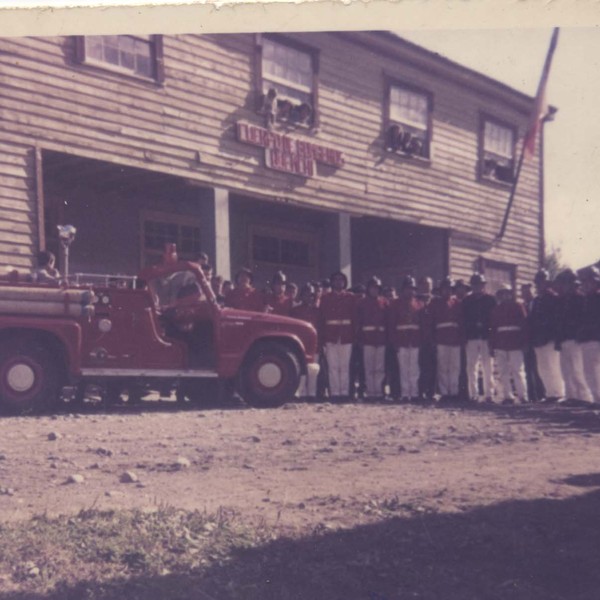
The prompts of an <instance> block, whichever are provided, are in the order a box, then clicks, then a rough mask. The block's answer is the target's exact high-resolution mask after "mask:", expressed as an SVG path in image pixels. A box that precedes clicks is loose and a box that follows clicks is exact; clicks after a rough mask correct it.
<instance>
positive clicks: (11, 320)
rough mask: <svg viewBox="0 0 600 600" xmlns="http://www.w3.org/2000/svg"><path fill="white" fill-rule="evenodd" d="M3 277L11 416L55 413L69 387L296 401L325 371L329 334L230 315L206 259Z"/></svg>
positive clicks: (277, 320) (0, 403) (2, 371)
mask: <svg viewBox="0 0 600 600" xmlns="http://www.w3.org/2000/svg"><path fill="white" fill-rule="evenodd" d="M26 279H27V278H24V277H23V276H22V275H21V274H18V273H16V272H13V273H11V274H10V276H7V277H6V280H5V281H1V282H0V410H4V411H5V412H6V411H8V412H12V413H25V412H29V411H39V410H49V409H52V408H53V407H55V406H56V403H57V402H58V401H59V400H60V398H61V397H62V396H63V394H64V392H65V391H66V390H67V389H71V390H75V389H78V390H79V392H80V394H81V393H82V391H83V390H84V389H85V388H86V386H89V385H94V386H98V387H99V388H100V389H104V390H106V389H112V390H113V391H114V390H116V391H117V393H118V391H119V390H120V389H128V390H129V391H130V392H131V390H134V389H138V390H140V389H143V390H144V391H145V392H146V391H153V390H156V391H159V392H161V393H162V394H163V395H164V394H165V390H166V391H167V392H169V393H170V392H175V393H176V394H177V396H178V398H183V397H186V398H188V399H190V400H196V399H197V398H198V397H199V396H201V395H202V394H203V392H205V391H206V390H207V389H216V388H217V386H210V385H208V386H207V382H213V383H215V382H219V383H222V384H224V386H225V387H227V388H228V389H237V390H238V392H239V394H240V395H241V396H242V397H243V399H244V400H245V401H246V402H247V403H248V404H249V405H251V406H256V407H273V406H278V405H281V404H283V403H284V402H286V401H287V400H289V399H291V398H292V397H293V396H294V393H295V391H296V389H297V386H298V382H299V378H300V376H301V375H302V374H305V373H307V371H310V370H315V371H316V370H318V363H317V337H316V332H315V330H314V328H313V327H312V326H311V325H310V324H308V323H305V322H304V321H299V320H297V319H290V318H286V317H280V316H275V315H270V314H266V313H258V312H249V311H242V310H234V309H229V308H221V307H220V306H219V305H218V304H217V302H216V299H215V296H214V294H213V292H212V290H211V288H210V285H209V284H208V282H207V281H206V279H205V277H204V274H203V271H202V269H201V268H200V266H199V265H198V264H196V263H192V262H185V261H178V260H177V258H176V254H174V248H170V249H169V251H168V252H165V258H164V259H163V262H162V263H161V264H159V265H157V266H154V267H150V268H147V269H145V270H143V271H142V272H141V273H140V274H139V276H137V277H127V278H120V277H113V276H109V275H106V276H101V278H100V279H101V283H100V284H95V285H90V284H85V283H82V282H79V278H77V277H75V276H71V277H67V278H64V279H63V281H62V282H61V284H60V285H56V286H52V285H48V284H36V283H33V282H29V281H27V280H26Z"/></svg>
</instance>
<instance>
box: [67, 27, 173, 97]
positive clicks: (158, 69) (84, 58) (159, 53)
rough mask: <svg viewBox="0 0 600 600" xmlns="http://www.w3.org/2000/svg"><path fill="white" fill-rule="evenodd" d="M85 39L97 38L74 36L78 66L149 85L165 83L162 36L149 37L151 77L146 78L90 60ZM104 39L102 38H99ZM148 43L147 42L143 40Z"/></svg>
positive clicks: (100, 61) (96, 60) (112, 65)
mask: <svg viewBox="0 0 600 600" xmlns="http://www.w3.org/2000/svg"><path fill="white" fill-rule="evenodd" d="M86 37H97V36H85V35H78V36H75V59H76V62H77V63H78V64H80V65H84V66H86V67H91V68H94V69H99V70H102V71H108V72H110V73H115V74H118V75H124V76H126V77H130V78H132V79H136V80H138V81H146V82H150V83H156V84H158V85H163V84H164V81H165V69H164V49H163V36H162V35H154V34H152V35H150V40H149V43H150V47H151V50H152V57H151V63H152V71H153V75H152V76H150V77H148V76H146V75H142V74H140V73H136V72H135V71H133V70H131V69H127V68H125V67H121V66H119V65H114V64H112V63H109V62H106V61H103V60H99V59H96V58H91V57H89V56H88V53H87V48H86V43H85V40H86ZM101 37H104V36H101ZM118 37H130V38H134V39H140V36H136V35H121V36H118ZM144 41H148V40H144Z"/></svg>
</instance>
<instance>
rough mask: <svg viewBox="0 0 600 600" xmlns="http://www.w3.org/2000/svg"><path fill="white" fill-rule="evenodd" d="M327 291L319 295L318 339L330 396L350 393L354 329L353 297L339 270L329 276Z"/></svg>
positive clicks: (335, 397)
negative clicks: (321, 348) (324, 361)
mask: <svg viewBox="0 0 600 600" xmlns="http://www.w3.org/2000/svg"><path fill="white" fill-rule="evenodd" d="M330 280H331V291H330V292H329V293H327V294H324V295H323V297H322V298H321V306H320V308H319V339H320V342H321V345H322V347H323V349H324V352H325V356H326V358H327V369H328V374H329V391H330V395H331V398H332V399H338V400H339V399H342V398H347V397H348V394H349V392H350V389H349V388H350V355H351V354H352V343H353V341H354V339H355V332H356V299H355V297H354V295H353V294H351V293H350V292H348V291H346V288H347V287H348V278H347V277H346V275H345V274H344V273H342V272H340V271H338V272H337V273H334V274H333V275H332V276H331V278H330Z"/></svg>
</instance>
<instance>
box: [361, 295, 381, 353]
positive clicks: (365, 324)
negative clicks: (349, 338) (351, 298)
mask: <svg viewBox="0 0 600 600" xmlns="http://www.w3.org/2000/svg"><path fill="white" fill-rule="evenodd" d="M387 311H388V301H387V300H386V299H385V298H382V297H381V296H379V297H378V298H371V297H369V296H367V297H366V298H362V299H361V300H359V301H358V306H357V309H356V312H357V341H358V343H359V344H362V345H365V346H385V341H386V332H385V326H386V318H387Z"/></svg>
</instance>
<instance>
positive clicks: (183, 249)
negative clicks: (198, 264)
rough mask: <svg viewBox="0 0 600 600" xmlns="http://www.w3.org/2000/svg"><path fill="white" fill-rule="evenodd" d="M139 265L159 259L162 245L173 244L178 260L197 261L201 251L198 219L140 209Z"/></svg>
mask: <svg viewBox="0 0 600 600" xmlns="http://www.w3.org/2000/svg"><path fill="white" fill-rule="evenodd" d="M141 221H142V224H141V228H142V229H141V230H142V235H141V246H142V248H141V256H142V266H146V265H153V264H156V263H158V262H160V261H161V259H162V257H163V253H164V250H165V244H176V245H177V255H178V256H179V258H180V259H181V260H193V261H195V260H198V255H199V254H200V252H202V247H201V244H200V241H201V239H200V222H199V221H198V220H196V219H194V218H192V217H190V216H187V215H170V214H166V213H159V212H146V211H144V212H142V215H141Z"/></svg>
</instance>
